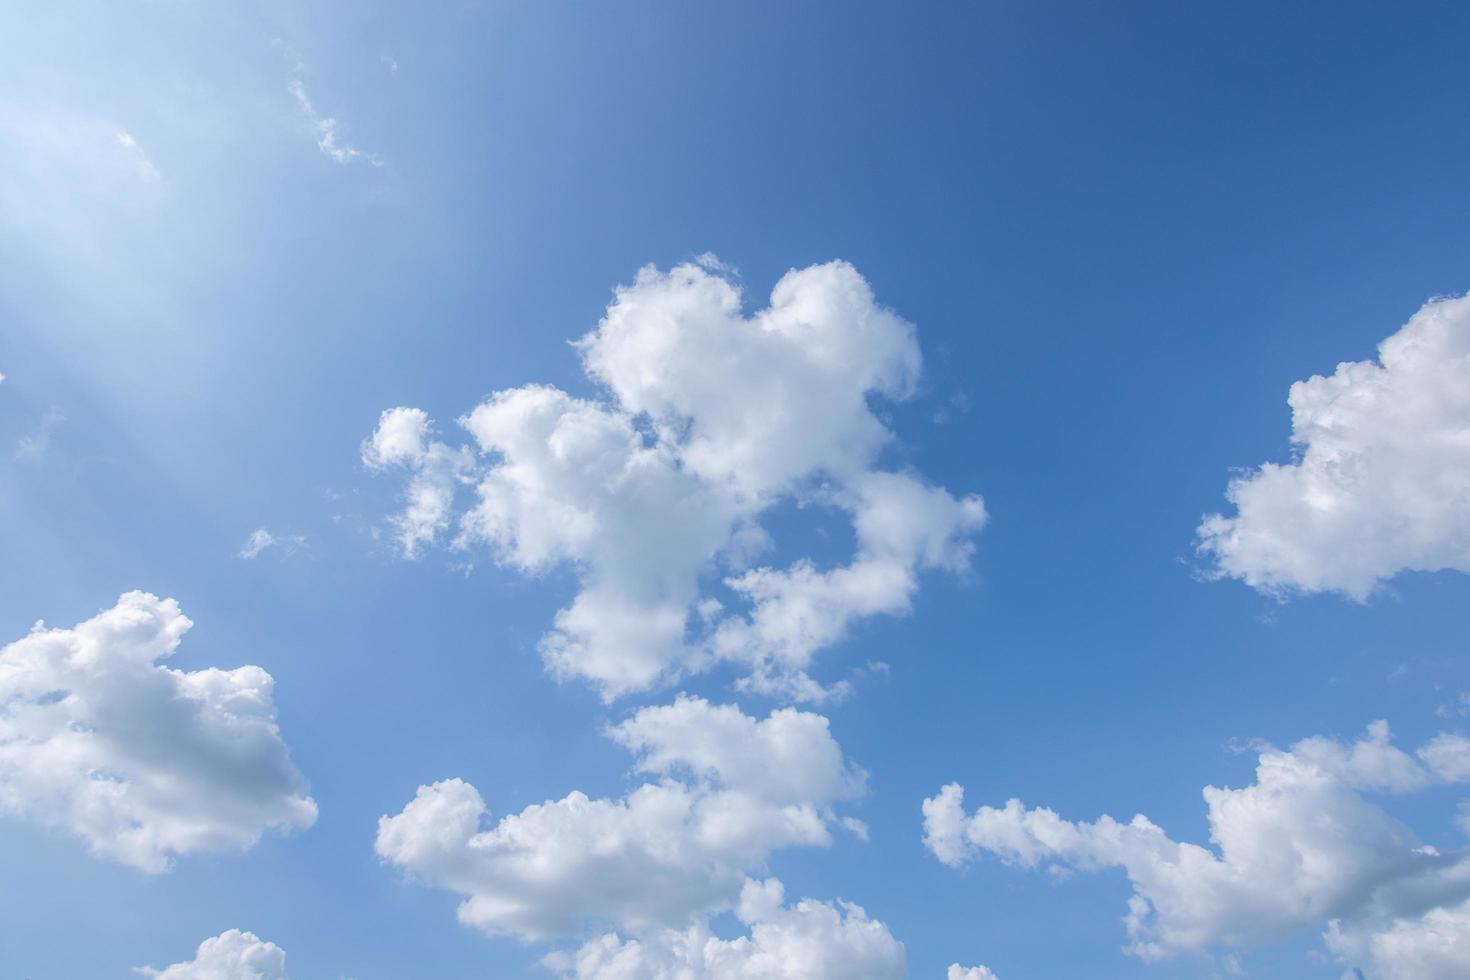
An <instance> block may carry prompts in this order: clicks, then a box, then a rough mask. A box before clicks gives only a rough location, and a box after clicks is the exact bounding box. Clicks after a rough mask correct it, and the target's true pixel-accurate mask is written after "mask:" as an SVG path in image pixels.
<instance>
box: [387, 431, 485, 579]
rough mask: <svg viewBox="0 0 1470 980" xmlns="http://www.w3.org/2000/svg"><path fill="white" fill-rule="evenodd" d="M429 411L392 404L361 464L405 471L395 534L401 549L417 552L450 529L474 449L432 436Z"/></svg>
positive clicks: (472, 463)
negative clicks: (402, 500)
mask: <svg viewBox="0 0 1470 980" xmlns="http://www.w3.org/2000/svg"><path fill="white" fill-rule="evenodd" d="M432 431H433V426H432V423H430V421H429V415H428V413H427V412H425V411H424V410H423V409H420V408H404V407H399V408H390V409H387V410H385V411H384V412H383V413H382V415H381V416H379V418H378V426H377V428H376V429H374V430H373V434H372V435H371V436H370V437H369V438H367V439H365V440H363V443H362V449H361V455H362V462H363V465H364V466H366V467H367V468H368V469H370V470H374V471H377V472H382V471H383V470H387V469H394V468H399V469H403V470H405V471H407V472H408V473H409V474H410V475H409V481H408V487H407V490H406V492H405V494H404V496H405V498H406V505H405V506H404V508H403V511H402V512H401V513H398V514H395V515H394V516H393V519H392V524H393V530H394V537H395V538H396V540H397V542H398V546H399V548H400V549H401V550H402V552H403V554H404V555H405V556H407V557H409V558H413V557H416V556H417V555H418V554H419V552H420V550H421V549H422V548H424V547H426V546H428V545H431V544H433V543H434V542H435V541H436V540H437V539H438V538H439V537H441V536H442V535H443V534H444V532H445V531H447V530H448V528H449V524H450V518H451V517H452V515H453V511H454V500H455V495H456V492H457V488H458V487H459V486H461V485H464V484H468V483H470V482H471V480H472V475H473V473H474V470H475V459H474V456H473V454H472V453H471V452H470V451H469V450H468V449H465V448H458V449H456V448H452V447H450V446H448V445H445V444H444V443H442V442H438V441H435V440H433V439H432V438H431V434H432Z"/></svg>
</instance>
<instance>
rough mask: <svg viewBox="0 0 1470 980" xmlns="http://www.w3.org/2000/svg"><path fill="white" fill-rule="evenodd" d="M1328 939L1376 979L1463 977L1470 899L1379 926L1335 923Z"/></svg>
mask: <svg viewBox="0 0 1470 980" xmlns="http://www.w3.org/2000/svg"><path fill="white" fill-rule="evenodd" d="M1326 941H1327V946H1328V948H1329V949H1331V950H1332V951H1333V952H1334V953H1336V954H1337V955H1338V957H1339V958H1340V959H1342V960H1343V961H1345V962H1349V963H1356V964H1362V969H1364V970H1365V972H1366V975H1367V976H1368V977H1371V978H1373V980H1463V978H1465V977H1470V901H1465V902H1460V903H1459V904H1458V905H1451V906H1448V907H1444V908H1431V909H1429V910H1428V911H1427V912H1424V913H1423V914H1422V915H1417V916H1413V915H1411V916H1405V917H1396V918H1392V919H1390V920H1389V921H1388V922H1387V923H1386V924H1380V925H1378V926H1377V927H1370V928H1363V927H1357V928H1354V927H1344V926H1343V924H1342V923H1340V922H1333V923H1332V924H1331V925H1330V926H1329V928H1328V930H1327V936H1326Z"/></svg>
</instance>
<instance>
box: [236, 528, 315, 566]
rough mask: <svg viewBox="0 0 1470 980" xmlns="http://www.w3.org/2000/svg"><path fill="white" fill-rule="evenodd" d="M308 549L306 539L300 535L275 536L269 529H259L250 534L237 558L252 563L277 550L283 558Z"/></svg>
mask: <svg viewBox="0 0 1470 980" xmlns="http://www.w3.org/2000/svg"><path fill="white" fill-rule="evenodd" d="M305 547H306V537H305V536H304V535H300V534H281V535H278V534H274V533H272V532H271V531H270V529H268V528H263V527H258V528H256V529H255V530H254V531H251V532H250V536H249V537H248V538H246V539H245V543H244V544H243V545H241V546H240V551H239V552H238V553H237V557H239V558H244V559H245V560H247V561H250V560H252V559H255V558H259V557H260V556H261V555H262V554H263V553H265V552H267V551H269V550H271V549H272V548H275V549H277V550H278V551H280V553H281V554H282V555H283V556H290V555H294V554H295V553H296V552H298V551H300V550H301V549H302V548H305Z"/></svg>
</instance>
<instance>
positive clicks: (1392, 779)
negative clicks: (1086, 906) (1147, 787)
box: [923, 722, 1470, 978]
mask: <svg viewBox="0 0 1470 980" xmlns="http://www.w3.org/2000/svg"><path fill="white" fill-rule="evenodd" d="M1444 744H1446V743H1445V742H1444V741H1443V738H1442V739H1437V740H1435V742H1431V743H1430V745H1429V746H1426V747H1425V749H1423V750H1421V753H1420V755H1421V757H1422V758H1424V759H1426V760H1429V761H1428V764H1427V765H1426V764H1425V762H1421V761H1419V760H1418V759H1415V758H1414V757H1413V756H1410V755H1409V754H1407V753H1405V752H1403V751H1401V750H1399V749H1397V748H1395V747H1394V746H1393V745H1392V744H1391V742H1390V740H1389V732H1388V726H1387V725H1386V724H1385V723H1383V722H1378V723H1375V724H1374V725H1371V726H1369V729H1368V733H1367V734H1366V735H1365V736H1364V737H1363V738H1361V739H1359V740H1358V741H1356V742H1354V743H1352V744H1350V745H1343V744H1340V743H1338V742H1334V741H1331V740H1329V739H1324V738H1309V739H1306V740H1304V741H1302V742H1299V743H1297V744H1296V745H1294V746H1292V748H1291V749H1290V750H1287V751H1282V750H1278V749H1272V748H1266V749H1263V750H1262V751H1261V754H1260V758H1259V761H1258V765H1257V768H1256V782H1255V783H1254V784H1253V785H1251V786H1247V787H1245V788H1243V789H1220V788H1216V787H1206V788H1205V790H1204V798H1205V803H1206V805H1207V807H1208V813H1209V824H1210V838H1211V840H1212V842H1213V843H1214V844H1215V848H1214V849H1211V848H1205V847H1200V846H1198V845H1195V844H1189V843H1182V842H1178V841H1175V840H1172V839H1171V838H1169V837H1168V836H1167V835H1166V834H1165V833H1164V831H1163V830H1162V829H1160V828H1159V827H1158V826H1156V825H1154V824H1153V823H1152V822H1151V821H1149V820H1148V818H1147V817H1144V816H1142V815H1139V816H1135V817H1134V818H1133V819H1132V820H1130V821H1128V822H1127V823H1120V822H1118V821H1116V820H1114V819H1112V818H1111V817H1108V816H1104V817H1102V818H1100V819H1098V820H1096V821H1094V822H1092V823H1072V822H1069V821H1067V820H1064V819H1062V818H1061V817H1059V816H1058V815H1057V814H1056V813H1054V812H1052V811H1051V810H1048V809H1044V808H1037V809H1027V808H1025V807H1023V806H1022V805H1021V803H1020V802H1019V801H1017V800H1010V801H1008V802H1007V803H1006V804H1005V806H1004V807H1001V808H995V807H989V806H982V807H980V808H979V809H978V810H976V811H975V812H974V813H973V814H966V813H965V811H964V808H963V794H964V791H963V789H962V788H961V787H960V786H958V785H953V784H952V785H949V786H946V787H944V789H943V790H941V791H940V793H939V794H938V795H937V796H935V797H933V798H931V799H928V800H925V801H924V806H923V810H924V835H925V843H926V844H927V845H928V847H929V849H930V850H931V851H932V852H933V853H934V854H935V856H936V857H938V858H939V859H940V860H941V861H943V862H945V863H946V864H950V865H954V866H958V865H961V864H964V863H965V862H966V861H968V860H970V859H971V858H973V857H974V856H976V855H978V854H982V853H990V854H994V855H996V856H998V857H999V858H1000V859H1001V860H1002V861H1004V862H1005V863H1007V864H1010V865H1015V866H1019V867H1024V868H1033V867H1036V866H1038V865H1042V864H1045V865H1049V866H1052V867H1060V868H1076V869H1081V870H1091V871H1096V870H1102V869H1105V868H1121V869H1123V870H1124V871H1125V872H1126V873H1127V875H1128V878H1129V880H1130V881H1131V882H1132V884H1133V890H1134V894H1133V897H1132V898H1131V899H1130V900H1129V903H1128V915H1127V917H1126V919H1125V922H1126V924H1127V928H1128V933H1129V937H1130V944H1129V946H1128V951H1129V952H1131V953H1133V954H1134V955H1137V956H1139V957H1141V958H1143V959H1146V960H1154V959H1158V958H1161V957H1165V956H1169V955H1172V954H1175V953H1179V952H1183V951H1188V950H1201V949H1206V948H1209V947H1212V946H1217V945H1224V946H1239V945H1248V944H1252V943H1258V942H1262V941H1266V940H1270V939H1273V938H1281V937H1284V936H1287V935H1290V934H1291V933H1293V932H1296V931H1299V930H1301V929H1303V928H1307V927H1310V926H1313V925H1327V924H1329V923H1330V926H1329V932H1328V937H1327V938H1328V941H1329V944H1330V946H1331V948H1332V949H1333V950H1334V951H1336V952H1338V953H1339V954H1340V955H1342V956H1344V957H1345V958H1348V959H1349V960H1350V961H1362V960H1368V961H1378V962H1380V963H1382V962H1387V961H1388V960H1389V959H1394V960H1395V961H1397V962H1401V963H1410V962H1412V961H1413V956H1411V955H1410V953H1409V952H1408V947H1409V946H1410V945H1411V944H1412V943H1413V942H1414V940H1415V937H1420V938H1422V939H1423V940H1424V943H1425V944H1426V945H1423V946H1421V947H1416V948H1417V949H1418V953H1415V954H1413V955H1418V956H1422V957H1423V958H1424V959H1425V961H1426V962H1428V961H1431V960H1433V959H1434V957H1435V956H1438V955H1439V954H1438V953H1435V952H1434V946H1433V942H1434V939H1433V937H1435V936H1444V935H1447V934H1449V933H1450V932H1451V931H1452V929H1453V928H1455V927H1456V924H1457V923H1460V922H1462V921H1463V919H1464V916H1463V904H1462V903H1463V902H1464V901H1465V900H1466V899H1467V898H1470V859H1467V857H1466V856H1465V855H1464V854H1440V853H1439V852H1437V851H1436V850H1435V849H1434V848H1432V847H1426V846H1423V845H1422V844H1420V842H1419V841H1418V840H1417V839H1416V838H1415V836H1414V834H1413V832H1412V831H1410V830H1409V828H1408V827H1406V826H1404V825H1403V824H1401V823H1399V822H1398V821H1397V820H1395V819H1393V818H1392V817H1390V816H1389V815H1388V814H1387V813H1385V812H1384V811H1383V810H1382V809H1381V808H1379V807H1378V806H1376V805H1374V804H1373V803H1370V802H1369V801H1368V800H1366V799H1365V798H1364V796H1363V794H1364V793H1366V792H1392V793H1401V792H1409V791H1412V790H1415V789H1419V788H1422V787H1425V786H1428V785H1430V784H1431V783H1433V782H1434V781H1435V780H1437V779H1451V780H1454V779H1458V778H1460V774H1458V773H1457V772H1456V771H1455V770H1454V769H1452V768H1445V767H1440V766H1438V765H1437V764H1436V760H1438V759H1440V758H1441V756H1442V752H1441V751H1440V750H1439V749H1437V748H1436V746H1440V747H1442V746H1443V745H1444ZM1460 936H1461V939H1460V940H1459V942H1460V943H1461V944H1462V945H1463V944H1465V943H1470V934H1466V933H1463V932H1462V933H1460ZM1452 945H1453V944H1452ZM1403 969H1404V970H1408V971H1409V972H1403V971H1400V972H1397V973H1395V972H1393V971H1392V970H1387V969H1381V971H1380V972H1382V973H1383V974H1384V975H1386V976H1404V977H1416V978H1420V977H1439V976H1446V977H1447V976H1450V975H1452V974H1450V973H1434V972H1432V971H1431V972H1424V971H1419V972H1414V971H1413V970H1412V969H1410V968H1409V967H1404V968H1403ZM1453 975H1456V976H1458V975H1461V974H1458V973H1455V974H1453Z"/></svg>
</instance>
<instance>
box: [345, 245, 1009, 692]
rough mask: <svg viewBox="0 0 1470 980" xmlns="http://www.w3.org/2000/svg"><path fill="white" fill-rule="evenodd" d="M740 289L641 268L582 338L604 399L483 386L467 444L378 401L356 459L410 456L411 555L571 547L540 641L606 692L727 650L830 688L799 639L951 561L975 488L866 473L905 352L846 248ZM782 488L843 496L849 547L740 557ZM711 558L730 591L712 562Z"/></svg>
mask: <svg viewBox="0 0 1470 980" xmlns="http://www.w3.org/2000/svg"><path fill="white" fill-rule="evenodd" d="M741 299H742V297H741V293H740V290H739V289H738V288H737V287H736V286H735V284H734V283H732V282H731V281H730V280H729V279H728V278H726V277H725V276H723V275H722V274H720V272H719V271H718V269H717V267H715V266H714V265H713V264H711V263H704V264H687V265H681V266H678V267H676V268H674V269H672V270H670V271H669V272H666V273H665V272H659V271H657V270H655V269H653V268H646V269H644V270H642V271H641V272H640V273H639V274H638V276H637V278H636V280H635V281H634V282H633V283H632V284H631V285H627V286H624V287H622V288H620V289H618V290H617V293H616V295H615V297H614V299H613V302H612V304H611V305H610V306H609V307H608V309H607V314H606V316H605V317H604V318H603V320H602V321H601V323H600V324H599V325H598V327H597V329H596V330H594V331H592V332H591V333H589V334H588V335H586V336H585V337H583V338H582V339H581V340H580V341H578V343H577V348H578V350H579V351H580V353H581V355H582V359H583V365H584V368H585V370H586V373H587V375H588V377H589V378H591V379H592V380H594V381H596V382H598V383H599V384H600V385H601V386H602V387H603V389H604V391H605V392H606V395H607V397H606V398H603V399H598V400H586V399H580V398H574V397H572V396H571V395H568V394H566V393H565V392H562V391H560V390H558V389H555V388H549V387H544V386H537V385H530V386H526V387H522V388H514V389H509V390H506V391H499V392H496V393H494V394H492V395H491V396H490V397H489V398H487V399H486V400H485V401H484V402H483V403H482V404H481V405H479V406H478V407H476V408H475V409H474V410H472V411H471V412H469V413H468V414H467V415H465V416H464V417H463V418H461V419H460V420H459V423H460V425H461V426H462V427H463V428H464V429H465V430H466V431H467V432H468V433H469V435H470V436H471V437H472V439H473V441H474V450H473V452H472V451H471V450H470V449H468V448H466V447H459V448H453V447H451V446H450V445H449V444H447V443H444V442H440V441H438V440H436V439H435V438H433V435H432V431H433V428H432V424H431V422H430V420H429V418H428V416H427V414H425V413H424V412H423V411H422V410H420V409H411V408H395V409H390V410H389V411H387V412H384V413H383V415H382V417H381V418H380V420H379V424H378V428H377V430H376V431H375V432H374V433H373V435H372V436H371V437H370V438H369V439H368V440H367V441H366V442H365V443H364V445H363V459H364V461H365V462H366V463H367V464H368V465H369V466H370V467H372V468H375V469H382V468H385V467H387V466H401V467H404V468H406V469H407V470H408V472H409V474H410V475H409V486H408V502H407V506H406V507H405V509H404V511H403V512H402V513H401V514H399V515H398V516H397V517H395V518H394V526H395V528H396V530H397V532H398V539H399V542H400V544H401V546H402V548H403V550H404V551H405V553H407V554H410V555H412V554H415V553H417V551H418V550H419V549H421V548H422V547H423V546H425V545H427V544H429V543H432V542H434V541H437V540H442V539H443V538H444V537H445V535H446V534H447V532H448V531H449V530H450V528H451V527H453V526H454V525H455V524H456V523H457V525H458V533H457V534H456V535H454V537H453V538H452V543H453V544H454V545H456V546H459V547H470V546H473V545H485V546H488V547H489V548H490V549H491V551H492V552H493V554H494V555H495V556H496V557H497V559H498V560H499V561H501V562H503V563H504V564H507V565H509V566H512V567H515V568H517V569H519V570H521V571H523V572H525V573H527V574H537V573H540V572H543V571H546V570H548V569H550V568H552V567H554V566H556V565H559V564H562V563H566V564H570V565H571V566H572V567H574V568H575V569H576V570H577V572H578V575H579V577H580V581H581V589H580V591H579V593H578V594H577V596H576V597H575V598H574V599H573V601H572V603H571V605H569V606H568V607H567V608H565V609H563V610H561V611H560V612H559V613H558V614H557V616H556V620H555V623H554V624H553V628H552V629H551V630H550V631H549V632H548V633H547V634H546V635H545V637H544V638H543V640H542V643H541V652H542V655H543V657H544V659H545V660H546V663H547V665H548V666H549V667H550V669H551V670H552V671H553V672H554V673H555V674H557V675H558V676H560V677H580V678H584V679H586V680H589V681H591V682H592V683H593V684H594V685H596V686H597V687H598V688H599V689H600V690H601V691H602V693H603V694H604V696H605V697H607V698H613V697H616V696H618V695H620V694H624V693H626V692H629V691H635V690H641V689H645V688H647V687H650V686H651V685H654V684H656V683H660V682H667V681H669V680H672V679H675V678H677V677H679V676H680V675H683V674H687V673H690V672H693V671H698V670H702V669H705V668H707V667H708V666H710V665H711V664H713V663H714V662H716V661H719V660H727V661H734V662H736V663H739V664H742V665H745V666H746V667H747V668H748V671H749V676H748V678H747V681H746V686H747V687H751V688H753V689H756V690H760V691H762V692H765V693H772V694H777V695H779V696H783V697H789V698H794V699H806V700H819V699H821V698H824V697H826V696H828V695H830V694H831V693H833V688H830V687H825V686H823V685H821V684H819V683H817V682H816V681H814V680H812V678H811V677H810V676H809V675H808V673H807V669H808V667H809V666H810V664H811V660H812V658H813V655H814V654H815V653H816V652H817V651H818V650H820V649H822V648H824V647H827V646H830V645H832V644H833V643H836V642H838V641H839V640H840V639H841V638H842V637H843V635H844V634H845V633H846V631H847V629H848V628H849V627H850V625H851V624H852V623H853V622H854V621H856V620H857V619H859V618H861V617H865V616H871V615H876V614H886V615H898V614H903V613H906V612H907V611H908V610H909V608H910V603H911V601H912V598H913V596H914V594H915V593H916V592H917V590H918V585H919V583H918V573H919V572H921V571H923V570H930V569H936V570H946V571H951V572H958V571H962V570H963V569H964V568H965V567H967V565H968V563H969V558H970V553H971V549H972V547H973V545H972V542H971V539H972V538H973V536H974V535H975V533H976V532H978V531H979V530H980V528H981V527H982V526H983V525H984V523H985V520H986V513H985V508H984V505H983V503H982V502H981V500H980V498H979V497H975V496H967V497H963V498H956V497H954V496H952V495H951V494H950V493H949V492H947V491H945V490H943V489H940V488H937V487H933V486H930V485H928V484H927V483H925V482H924V481H923V479H922V478H920V477H919V476H917V475H915V474H913V473H909V472H889V471H884V470H880V469H875V460H876V459H877V457H878V454H879V452H880V451H881V450H882V448H883V447H884V446H885V445H886V444H887V443H888V442H890V441H891V440H892V438H893V437H892V434H891V433H890V432H889V431H888V429H887V428H886V427H885V426H884V425H883V423H882V422H881V421H880V420H879V418H878V417H877V416H876V415H875V414H874V412H873V409H872V406H871V405H870V399H871V398H873V397H875V396H882V397H887V398H892V399H899V398H904V397H907V396H908V395H909V394H910V393H911V391H912V390H913V387H914V384H915V382H916V379H917V378H918V375H919V370H920V356H919V348H918V343H917V340H916V336H915V330H914V327H913V326H912V325H911V324H909V323H907V322H905V321H904V320H902V319H901V318H899V317H898V316H897V315H895V314H894V313H892V312H891V311H889V310H886V309H884V308H882V307H881V306H879V305H878V304H877V303H876V301H875V300H874V297H873V294H872V290H871V289H870V288H869V286H868V284H867V282H866V281H865V280H864V279H863V278H862V276H860V275H859V274H858V273H857V271H856V270H855V269H853V268H852V266H850V265H848V264H847V263H845V262H832V263H828V264H826V265H820V266H813V267H811V268H808V269H802V270H793V271H791V272H789V273H787V274H786V275H785V276H784V277H782V279H781V281H780V282H779V283H777V285H776V287H775V289H774V290H773V291H772V294H771V302H770V305H769V306H768V307H767V308H765V309H764V310H761V311H759V312H757V313H756V314H754V315H753V316H750V317H746V316H744V315H743V313H742V312H741ZM470 485H472V486H473V487H474V502H473V503H472V504H471V505H470V506H468V507H467V508H466V509H464V510H463V511H462V513H460V514H459V516H458V518H457V519H456V518H455V511H456V502H457V499H458V497H459V496H460V492H459V491H460V488H461V487H463V486H470ZM798 495H800V497H801V499H803V500H812V501H818V502H821V503H825V504H827V505H830V506H832V507H834V508H836V509H838V510H839V511H842V512H845V513H846V514H847V515H849V517H850V518H851V520H852V522H853V526H854V530H855V532H856V537H857V554H856V555H855V556H854V558H853V561H852V563H851V564H849V565H846V566H840V567H836V568H828V569H819V568H817V567H816V566H815V565H814V564H813V563H812V562H810V561H798V562H796V563H795V564H793V565H792V566H790V567H789V568H769V567H751V565H752V563H753V562H754V560H755V559H757V558H758V557H759V554H760V552H761V551H762V550H763V549H764V548H765V547H766V546H767V545H769V543H770V538H769V536H768V535H767V534H766V532H765V531H764V530H763V529H762V528H761V527H760V524H759V521H760V518H761V515H762V514H763V513H764V512H765V511H766V510H768V509H769V508H770V507H772V506H774V505H776V504H778V503H780V502H781V501H783V500H790V499H793V498H795V497H796V496H798ZM721 562H723V563H724V565H725V566H726V567H727V568H728V569H729V570H730V571H731V572H732V574H731V575H730V577H728V578H727V579H726V580H725V582H724V585H725V586H726V588H727V590H728V592H727V593H726V598H727V599H729V600H733V601H734V603H735V605H736V606H737V608H732V609H727V608H725V605H724V604H722V602H721V601H720V598H719V596H718V595H716V594H713V592H712V591H711V590H710V589H709V588H708V586H709V584H710V583H708V582H706V581H705V579H706V578H707V577H708V576H709V574H710V573H711V572H712V571H713V570H714V569H715V568H717V567H718V565H719V564H720V563H721Z"/></svg>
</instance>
